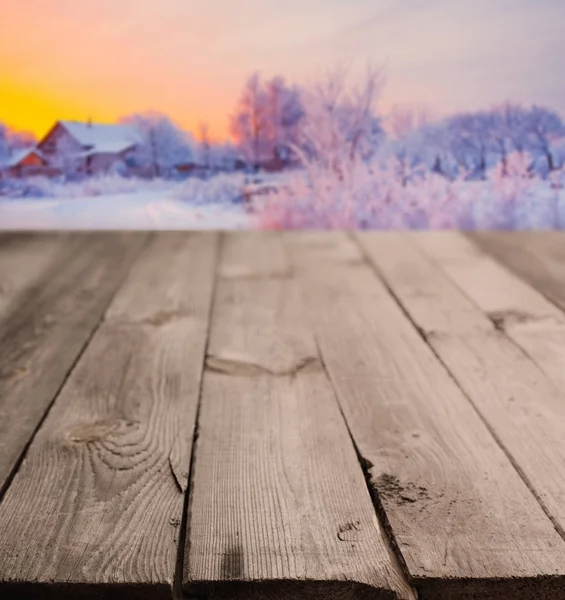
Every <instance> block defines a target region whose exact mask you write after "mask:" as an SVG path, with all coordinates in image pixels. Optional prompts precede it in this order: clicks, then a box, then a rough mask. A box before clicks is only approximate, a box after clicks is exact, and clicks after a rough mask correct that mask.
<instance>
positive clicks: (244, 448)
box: [185, 237, 415, 600]
mask: <svg viewBox="0 0 565 600" xmlns="http://www.w3.org/2000/svg"><path fill="white" fill-rule="evenodd" d="M255 242H256V243H255V245H254V247H252V248H251V247H250V248H249V250H250V252H252V253H253V254H254V255H257V256H262V257H263V259H262V264H261V266H260V268H259V269H258V270H253V271H250V270H248V269H246V268H245V265H246V264H249V263H250V262H251V261H247V259H246V254H243V253H242V254H239V260H240V261H241V266H240V265H236V264H235V263H234V253H233V252H232V251H233V249H234V247H233V246H232V245H225V246H224V254H223V259H224V260H223V261H222V266H221V267H220V272H221V273H226V272H228V269H226V268H225V267H224V266H223V264H224V263H225V262H229V264H230V269H229V273H230V279H227V280H226V279H224V280H222V281H220V283H219V284H218V291H217V295H216V304H215V308H214V312H213V318H212V330H211V337H210V343H209V349H208V358H207V363H206V364H207V367H208V370H207V372H206V374H205V377H204V388H203V394H202V408H201V411H202V412H201V418H200V420H199V437H198V443H197V445H196V448H195V471H194V479H193V492H192V496H191V499H190V504H189V506H190V509H189V519H188V529H187V530H188V534H189V535H188V538H187V539H188V546H187V554H186V563H185V589H186V590H187V591H188V592H189V593H191V592H192V593H193V594H195V595H206V594H211V595H214V596H216V595H217V596H219V597H225V598H227V599H229V598H232V597H233V596H234V584H236V585H235V588H237V584H238V583H239V584H241V583H242V582H252V585H251V586H250V593H251V594H257V593H261V594H263V595H266V596H267V597H269V598H278V597H280V596H281V595H283V596H284V597H285V598H290V597H292V598H296V599H297V600H298V599H300V598H304V597H307V596H308V595H309V594H312V593H313V592H318V593H319V589H318V588H319V586H326V587H324V590H325V596H324V597H325V598H328V600H337V599H339V600H341V599H343V600H345V599H346V598H351V599H354V598H359V597H373V598H375V599H376V598H390V597H397V598H402V599H408V598H415V596H414V595H413V593H412V592H411V590H410V589H409V587H408V586H407V585H406V583H405V582H404V581H403V577H402V574H401V572H400V568H399V566H398V564H397V562H396V559H393V558H392V559H391V556H393V554H392V552H391V551H390V550H389V548H388V542H387V541H386V536H385V535H384V532H382V531H381V529H380V526H379V525H378V522H377V521H376V516H375V512H374V510H373V506H372V503H371V498H370V495H369V492H368V490H367V486H366V483H365V479H364V476H363V471H362V469H361V466H360V465H359V462H358V460H357V456H356V454H355V450H354V447H353V445H352V443H351V440H350V438H349V434H348V431H347V427H346V425H345V423H344V422H343V419H342V417H341V413H340V410H339V407H338V404H337V402H336V400H335V397H334V395H333V391H332V389H331V386H330V385H329V382H328V380H327V378H326V375H325V373H324V371H323V368H322V365H321V363H320V360H319V358H318V352H317V348H316V344H315V341H314V338H313V336H312V334H311V333H310V331H309V328H308V327H307V324H306V323H305V322H304V320H303V318H302V314H303V310H302V305H301V302H300V299H299V295H298V290H297V289H296V285H295V282H294V281H293V280H292V279H290V278H282V279H281V278H280V271H279V270H278V269H277V266H278V264H280V262H281V261H280V259H279V255H277V256H276V259H275V261H273V264H272V265H270V264H268V261H267V260H266V257H268V256H269V252H268V251H269V247H270V246H271V245H272V240H271V239H269V238H266V237H260V238H259V237H258V238H256V239H255ZM240 250H241V251H243V250H244V249H243V248H240ZM236 272H237V273H241V275H242V277H243V278H242V279H238V280H234V279H232V278H231V277H232V276H233V273H236ZM262 273H263V274H265V275H264V276H263V277H261V274H262ZM250 275H252V276H253V278H251V279H250V278H249V277H250ZM389 552H390V553H389ZM274 582H279V585H278V586H277V587H276V588H275V589H274V590H273V591H272V592H269V591H268V588H269V586H272V584H273V583H274ZM284 582H289V583H290V584H291V588H292V590H291V589H289V588H288V587H287V584H285V583H284ZM298 582H302V585H300V586H297V584H298ZM257 588H259V591H258V590H257Z"/></svg>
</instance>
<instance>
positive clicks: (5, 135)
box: [0, 123, 35, 165]
mask: <svg viewBox="0 0 565 600" xmlns="http://www.w3.org/2000/svg"><path fill="white" fill-rule="evenodd" d="M34 143H35V138H34V136H33V134H31V133H27V132H19V131H13V130H11V129H10V128H9V127H7V126H6V125H4V124H3V123H0V165H1V164H2V163H3V162H6V161H7V160H8V159H9V158H10V156H12V155H13V154H14V153H15V152H17V151H19V150H24V149H26V148H30V147H32V146H33V145H34Z"/></svg>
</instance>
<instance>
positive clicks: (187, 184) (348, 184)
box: [0, 164, 565, 229]
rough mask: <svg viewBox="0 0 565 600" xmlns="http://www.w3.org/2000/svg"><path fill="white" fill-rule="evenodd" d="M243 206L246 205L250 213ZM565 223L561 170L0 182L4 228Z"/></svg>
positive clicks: (456, 226)
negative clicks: (469, 177) (455, 176)
mask: <svg viewBox="0 0 565 600" xmlns="http://www.w3.org/2000/svg"><path fill="white" fill-rule="evenodd" d="M246 206H247V209H248V210H246ZM255 228H262V229H309V228H315V229H334V228H346V229H461V228H463V229H493V228H494V229H540V228H541V229H563V228H565V171H559V172H555V173H554V174H553V176H552V177H551V178H550V179H548V180H544V179H541V178H539V177H530V176H529V175H528V174H527V173H526V172H522V171H520V170H518V171H517V172H512V173H510V174H509V175H508V176H507V175H505V176H502V175H501V174H500V173H497V172H496V170H495V171H493V172H491V173H489V176H488V178H487V179H486V180H484V181H465V180H455V181H449V180H447V179H445V178H443V177H441V176H438V175H434V174H426V175H425V176H423V177H418V178H416V179H415V180H414V181H413V182H410V183H408V184H407V185H403V184H402V183H401V182H400V181H399V179H398V177H396V176H395V172H394V170H393V171H390V170H389V171H387V170H382V169H381V170H379V169H371V168H370V167H368V166H365V165H363V164H360V165H359V166H358V167H357V168H355V169H352V170H351V172H345V173H344V175H343V176H339V177H338V176H337V175H336V173H334V172H333V171H332V172H328V171H327V170H323V169H322V170H321V171H319V172H318V171H316V170H313V169H311V170H310V171H305V170H304V171H295V172H291V173H286V174H285V175H284V177H283V176H279V177H276V178H275V177H268V176H267V177H265V176H260V177H253V178H246V177H245V176H243V175H219V176H217V177H214V178H212V179H209V180H200V179H196V178H191V179H189V180H186V181H182V182H179V181H176V182H175V181H163V180H156V181H141V180H134V179H125V178H112V177H106V178H100V179H91V180H87V181H83V182H80V183H67V184H62V183H57V182H53V181H47V180H43V181H39V180H36V181H28V182H25V181H23V182H22V181H18V182H12V183H10V184H8V185H4V186H2V185H0V229H255Z"/></svg>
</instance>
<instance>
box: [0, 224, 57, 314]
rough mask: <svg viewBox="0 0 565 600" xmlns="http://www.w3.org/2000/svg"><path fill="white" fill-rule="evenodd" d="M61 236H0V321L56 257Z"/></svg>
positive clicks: (14, 234) (13, 234) (12, 234)
mask: <svg viewBox="0 0 565 600" xmlns="http://www.w3.org/2000/svg"><path fill="white" fill-rule="evenodd" d="M65 237H68V236H64V235H62V234H53V233H51V234H37V235H29V234H16V233H11V234H5V233H4V234H0V319H2V318H5V315H6V313H7V311H8V310H9V309H10V306H13V305H14V304H16V303H17V302H18V296H19V294H21V293H22V292H23V291H24V290H25V289H26V288H27V287H29V286H31V285H32V284H33V283H34V282H35V281H36V280H37V279H38V277H40V275H41V274H42V272H43V271H44V270H45V269H46V268H47V267H48V265H49V264H50V263H51V262H52V261H53V260H54V258H55V257H56V256H57V252H58V251H59V250H60V248H61V245H62V244H63V240H64V239H65Z"/></svg>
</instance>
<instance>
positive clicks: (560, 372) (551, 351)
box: [416, 233, 565, 390]
mask: <svg viewBox="0 0 565 600" xmlns="http://www.w3.org/2000/svg"><path fill="white" fill-rule="evenodd" d="M416 239H417V240H418V241H419V242H420V244H419V245H420V247H422V248H423V249H424V250H425V251H426V253H427V254H428V256H430V257H431V258H432V259H433V260H434V261H435V262H436V263H437V264H438V266H439V267H441V269H442V270H443V272H444V273H446V274H447V276H448V277H449V278H450V279H451V280H452V281H453V282H454V283H455V284H456V285H457V286H458V287H459V288H460V289H461V290H462V291H463V292H464V293H465V294H466V295H467V296H468V297H469V298H470V299H471V300H472V301H473V302H474V303H475V304H476V305H477V306H478V307H479V308H480V309H481V310H482V311H483V312H484V313H485V314H486V315H487V316H488V317H489V318H490V319H491V320H492V321H493V323H494V325H495V326H496V327H497V328H498V329H500V330H502V331H504V332H505V333H506V334H507V336H508V337H509V338H511V339H512V341H514V342H515V343H516V344H517V345H518V346H520V347H521V348H522V350H523V351H524V352H526V354H528V355H529V356H530V358H532V360H533V361H534V362H535V363H536V364H537V365H538V366H539V367H540V369H542V371H544V372H545V373H546V375H547V376H548V377H549V378H550V379H551V380H552V381H553V382H554V383H555V384H556V385H557V386H558V387H559V388H560V389H562V390H565V313H563V311H561V310H560V309H559V308H557V307H556V306H555V305H554V304H552V303H551V302H550V301H549V300H547V298H546V297H545V296H543V295H542V294H541V293H540V292H538V291H537V290H535V289H534V288H533V287H531V286H530V285H529V284H527V283H525V282H524V281H523V280H522V279H520V278H519V277H517V276H516V275H514V273H513V272H511V271H509V270H508V269H506V268H505V267H504V266H503V265H501V264H500V263H498V262H497V261H496V260H494V259H493V258H492V257H491V256H490V255H488V254H486V253H485V252H484V251H482V250H481V249H480V248H479V247H478V246H477V245H475V244H474V243H473V242H472V241H471V240H469V239H468V238H467V237H465V236H463V235H462V234H460V233H444V234H425V235H422V236H419V237H418V238H416ZM564 241H565V239H564Z"/></svg>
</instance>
